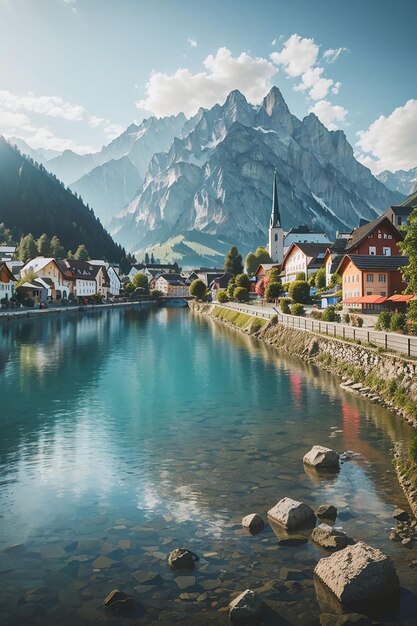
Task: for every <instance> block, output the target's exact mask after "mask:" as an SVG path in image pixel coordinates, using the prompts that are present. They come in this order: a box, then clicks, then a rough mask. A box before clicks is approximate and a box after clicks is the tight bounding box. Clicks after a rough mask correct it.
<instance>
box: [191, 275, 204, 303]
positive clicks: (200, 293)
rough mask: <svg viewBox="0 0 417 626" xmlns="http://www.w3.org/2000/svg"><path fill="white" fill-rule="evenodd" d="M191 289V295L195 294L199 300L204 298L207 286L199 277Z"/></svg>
mask: <svg viewBox="0 0 417 626" xmlns="http://www.w3.org/2000/svg"><path fill="white" fill-rule="evenodd" d="M189 291H190V296H193V297H194V298H196V299H197V300H202V299H203V298H204V296H205V295H206V293H207V287H206V285H205V283H203V281H202V280H200V279H199V278H196V279H195V280H193V282H192V283H191V285H190V289H189Z"/></svg>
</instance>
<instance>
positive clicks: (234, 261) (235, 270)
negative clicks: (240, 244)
mask: <svg viewBox="0 0 417 626" xmlns="http://www.w3.org/2000/svg"><path fill="white" fill-rule="evenodd" d="M224 271H225V272H229V274H233V275H234V276H236V274H242V273H243V263H242V255H241V254H239V251H238V249H237V248H236V246H232V247H231V248H230V250H229V252H228V253H227V254H226V258H225V260H224Z"/></svg>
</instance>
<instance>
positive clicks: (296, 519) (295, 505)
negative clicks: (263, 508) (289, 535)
mask: <svg viewBox="0 0 417 626" xmlns="http://www.w3.org/2000/svg"><path fill="white" fill-rule="evenodd" d="M268 517H270V518H271V519H272V521H274V522H276V523H278V524H281V526H284V528H286V529H287V530H297V529H298V528H308V527H311V526H314V525H315V523H316V516H315V514H314V511H313V509H311V508H310V507H309V506H308V505H307V504H304V502H297V500H293V499H292V498H282V500H280V501H279V502H278V503H277V504H276V505H275V506H274V507H273V508H272V509H270V510H269V511H268Z"/></svg>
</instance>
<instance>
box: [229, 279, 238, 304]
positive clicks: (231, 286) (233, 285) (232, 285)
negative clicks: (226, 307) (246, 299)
mask: <svg viewBox="0 0 417 626" xmlns="http://www.w3.org/2000/svg"><path fill="white" fill-rule="evenodd" d="M235 289H236V283H235V279H234V278H231V279H230V280H229V284H228V285H227V295H228V297H229V300H233V294H234V291H235Z"/></svg>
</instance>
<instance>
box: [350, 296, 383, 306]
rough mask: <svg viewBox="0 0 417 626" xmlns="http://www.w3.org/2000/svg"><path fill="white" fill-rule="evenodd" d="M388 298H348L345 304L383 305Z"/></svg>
mask: <svg viewBox="0 0 417 626" xmlns="http://www.w3.org/2000/svg"><path fill="white" fill-rule="evenodd" d="M386 299H387V298H386V297H385V296H378V295H376V294H375V295H372V296H361V297H356V298H346V300H343V304H382V303H383V302H385V300H386Z"/></svg>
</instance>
